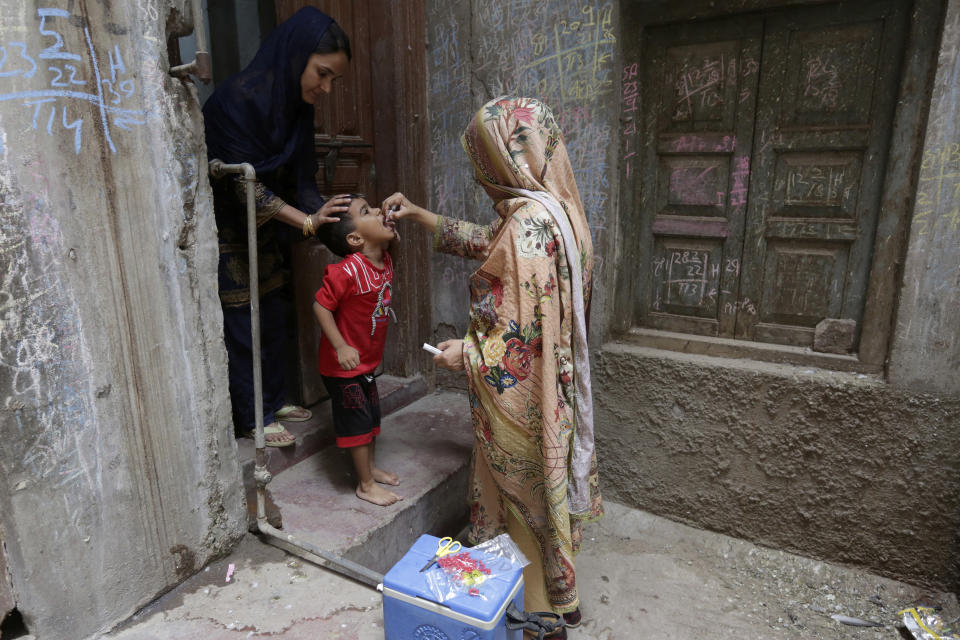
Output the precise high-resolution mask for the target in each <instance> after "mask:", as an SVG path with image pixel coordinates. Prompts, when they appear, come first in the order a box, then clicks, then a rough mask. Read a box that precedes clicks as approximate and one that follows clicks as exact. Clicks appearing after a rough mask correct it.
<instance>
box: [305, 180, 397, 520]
mask: <svg viewBox="0 0 960 640" xmlns="http://www.w3.org/2000/svg"><path fill="white" fill-rule="evenodd" d="M350 197H351V201H350V209H349V210H348V211H347V212H346V214H344V215H342V216H341V217H340V221H339V222H333V223H329V224H325V225H322V226H321V227H320V231H319V236H320V239H321V240H322V241H323V242H324V244H326V245H327V248H328V249H330V250H331V251H333V252H334V253H336V254H337V255H340V256H344V258H343V260H341V261H340V262H338V263H336V264H331V265H328V266H327V270H326V272H325V273H324V276H323V285H322V286H321V287H320V290H319V291H317V294H316V300H315V302H314V303H313V311H314V314H315V315H316V317H317V320H318V321H319V322H320V327H321V329H322V330H323V337H322V338H321V340H320V354H319V361H320V363H319V369H320V375H321V376H322V378H323V383H324V385H325V386H326V387H327V392H328V393H329V394H330V404H331V406H332V408H333V424H334V430H335V431H336V435H337V446H338V447H341V448H344V449H350V456H351V457H352V459H353V466H354V468H355V469H356V472H357V476H358V478H359V483H358V484H357V497H359V498H360V499H362V500H367V501H368V502H372V503H373V504H378V505H383V506H386V505H390V504H393V503H394V502H396V501H397V500H402V498H401V497H400V496H399V495H397V494H395V493H393V492H392V491H390V490H388V489H386V488H384V487H381V486H379V485H378V484H377V483H378V482H379V483H383V484H388V485H393V486H396V485H398V484H400V480H399V478H398V477H397V475H396V474H394V473H389V472H387V471H383V470H381V469H378V468H377V467H376V465H374V461H373V458H374V447H375V443H376V437H377V435H378V434H379V433H380V397H379V396H378V395H377V383H376V382H375V381H374V378H373V372H374V370H375V369H376V368H377V365H379V364H380V361H381V360H382V359H383V346H384V343H385V341H386V337H387V324H388V319H389V318H388V312H389V309H390V297H391V296H390V294H391V288H392V283H393V261H392V260H391V258H390V254H389V253H388V252H387V249H388V247H389V245H390V242H391V241H392V240H393V239H394V238H395V237H396V232H395V231H394V223H393V222H387V221H386V219H385V215H384V214H383V212H381V210H380V209H374V208H371V207H370V205H369V204H367V201H366V200H365V199H364V198H363V197H362V196H359V195H355V194H354V195H351V196H350Z"/></svg>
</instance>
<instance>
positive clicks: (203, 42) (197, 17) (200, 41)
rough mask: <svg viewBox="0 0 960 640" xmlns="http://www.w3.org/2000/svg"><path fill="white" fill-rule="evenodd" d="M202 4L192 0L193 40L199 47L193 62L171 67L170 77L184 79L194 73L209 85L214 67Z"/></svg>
mask: <svg viewBox="0 0 960 640" xmlns="http://www.w3.org/2000/svg"><path fill="white" fill-rule="evenodd" d="M202 2H203V0H190V8H191V13H193V39H194V42H195V43H196V45H197V47H196V53H195V54H194V56H193V60H191V61H190V62H188V63H186V64H180V65H177V66H175V67H171V68H170V75H172V76H176V77H178V78H182V77H184V76H188V75H190V74H191V73H192V74H194V75H195V76H197V79H198V80H199V81H200V82H202V83H203V84H209V83H210V80H212V79H213V73H212V68H213V65H212V64H211V60H210V51H209V50H208V47H207V28H206V25H205V23H204V20H203V5H202V4H201V3H202Z"/></svg>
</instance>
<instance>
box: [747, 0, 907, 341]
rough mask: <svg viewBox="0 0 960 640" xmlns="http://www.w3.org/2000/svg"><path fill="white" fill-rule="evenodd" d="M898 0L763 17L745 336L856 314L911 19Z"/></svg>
mask: <svg viewBox="0 0 960 640" xmlns="http://www.w3.org/2000/svg"><path fill="white" fill-rule="evenodd" d="M894 4H895V3H893V2H869V3H867V2H852V3H841V4H838V5H833V6H829V7H823V8H814V9H805V10H797V11H791V12H787V13H783V14H779V15H775V16H774V17H771V18H770V19H768V20H767V23H766V27H765V32H764V48H763V65H762V66H763V68H762V70H761V74H760V93H759V96H758V103H757V121H756V131H757V142H756V143H755V145H754V146H755V149H754V153H753V167H754V169H753V172H752V177H751V180H750V193H749V203H750V204H749V207H748V213H747V217H748V220H749V221H750V222H749V223H748V225H747V231H746V241H745V244H744V254H743V261H742V264H743V270H744V271H743V278H742V280H741V300H740V304H739V305H738V307H739V314H738V318H737V330H736V335H737V337H739V338H746V339H751V340H759V341H765V342H777V343H781V344H792V345H798V346H812V344H813V333H814V327H816V325H817V323H819V322H820V321H821V320H823V319H825V318H849V319H853V320H856V321H857V322H858V323H859V321H860V319H861V315H862V310H863V300H864V295H865V292H866V280H867V270H868V267H869V263H870V256H871V252H872V248H873V238H874V231H875V228H876V220H877V215H878V213H879V211H878V209H879V197H880V190H881V186H882V174H883V168H884V167H885V166H886V149H887V145H888V142H889V141H888V136H889V128H890V122H891V119H892V115H893V106H894V105H893V101H894V96H895V95H896V79H897V73H896V71H897V68H898V64H899V63H898V60H897V56H898V51H899V49H900V46H901V40H902V26H903V24H904V19H903V16H902V15H900V14H899V13H897V12H896V11H895V7H894ZM897 4H903V3H897Z"/></svg>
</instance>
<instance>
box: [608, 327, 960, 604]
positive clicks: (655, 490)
mask: <svg viewBox="0 0 960 640" xmlns="http://www.w3.org/2000/svg"><path fill="white" fill-rule="evenodd" d="M596 375H597V381H596V383H595V387H594V388H595V389H597V392H596V397H595V406H596V411H597V439H598V459H599V461H600V464H601V479H602V482H603V486H604V489H605V491H606V495H607V496H608V497H610V498H613V499H616V500H618V501H621V502H624V503H626V504H630V505H633V506H636V507H638V508H641V509H645V510H647V511H651V512H653V513H657V514H660V515H664V516H667V517H670V518H674V519H676V520H679V521H681V522H686V523H689V524H692V525H695V526H698V527H705V528H708V529H712V530H715V531H720V532H723V533H727V534H730V535H734V536H737V537H740V538H746V539H748V540H753V541H757V542H760V543H762V544H766V545H769V546H772V547H777V548H782V549H788V550H791V551H795V552H798V553H802V554H804V555H810V556H814V557H818V558H824V559H827V560H832V561H839V562H845V563H852V564H856V565H860V566H864V567H868V568H870V569H872V570H874V571H877V572H878V573H881V574H884V575H888V576H892V577H895V578H898V579H907V580H911V581H915V582H918V583H926V584H934V585H937V586H946V587H950V588H956V587H958V586H960V555H958V553H957V549H956V548H955V546H954V544H955V542H954V532H955V531H957V530H958V526H960V429H958V425H960V401H958V400H945V399H943V398H938V397H936V396H933V395H925V394H919V393H910V392H906V391H895V390H891V388H890V386H889V385H888V384H887V383H885V382H884V381H882V380H880V379H878V378H874V377H869V376H865V375H862V374H861V375H857V374H846V373H833V372H827V371H823V370H813V369H803V368H799V367H789V366H783V365H774V364H765V363H758V362H750V361H743V360H724V359H720V358H708V357H703V356H691V355H685V354H676V353H668V352H664V351H657V350H652V349H644V348H639V347H633V346H627V345H623V344H617V343H608V344H606V345H604V350H603V352H602V354H601V355H600V357H599V358H598V359H597V361H596Z"/></svg>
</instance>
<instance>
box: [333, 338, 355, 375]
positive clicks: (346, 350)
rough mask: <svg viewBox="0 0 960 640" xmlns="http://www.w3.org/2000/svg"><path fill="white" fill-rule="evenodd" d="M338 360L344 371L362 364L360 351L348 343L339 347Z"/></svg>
mask: <svg viewBox="0 0 960 640" xmlns="http://www.w3.org/2000/svg"><path fill="white" fill-rule="evenodd" d="M337 362H339V363H340V368H342V369H343V370H344V371H350V370H351V369H356V368H357V367H359V366H360V352H359V351H357V350H356V349H354V348H353V347H351V346H350V345H348V344H345V345H343V346H342V347H340V348H339V349H337Z"/></svg>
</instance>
